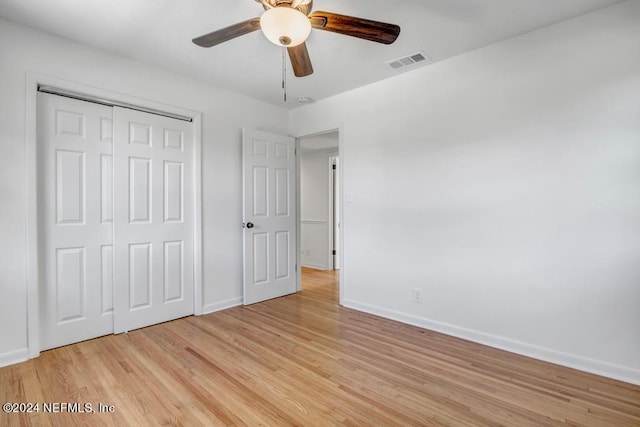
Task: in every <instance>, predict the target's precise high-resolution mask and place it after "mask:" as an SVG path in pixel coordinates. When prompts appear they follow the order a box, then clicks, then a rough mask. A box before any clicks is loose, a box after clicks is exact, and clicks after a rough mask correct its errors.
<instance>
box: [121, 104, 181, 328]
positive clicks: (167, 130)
mask: <svg viewBox="0 0 640 427" xmlns="http://www.w3.org/2000/svg"><path fill="white" fill-rule="evenodd" d="M113 116H114V140H115V141H116V146H115V150H116V156H115V158H114V178H115V179H114V189H115V198H116V201H117V203H116V204H115V210H114V218H115V235H116V236H117V238H116V241H115V288H114V292H115V293H114V296H115V320H114V327H115V332H116V333H118V332H125V331H129V330H132V329H136V328H141V327H144V326H148V325H152V324H156V323H160V322H164V321H167V320H172V319H176V318H179V317H184V316H188V315H190V314H193V312H194V298H193V292H194V274H193V273H194V271H193V270H194V252H193V229H194V215H193V214H194V212H193V206H194V204H193V198H194V191H193V189H194V183H193V179H192V177H193V161H194V160H193V150H194V147H193V129H192V124H191V123H189V122H185V121H182V120H178V119H173V118H168V117H164V116H159V115H154V114H149V113H144V112H140V111H134V110H129V109H125V108H119V107H114V112H113Z"/></svg>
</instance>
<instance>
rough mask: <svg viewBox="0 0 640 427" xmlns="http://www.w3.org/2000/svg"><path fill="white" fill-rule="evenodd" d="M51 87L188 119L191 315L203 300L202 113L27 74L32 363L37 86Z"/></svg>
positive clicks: (37, 270)
mask: <svg viewBox="0 0 640 427" xmlns="http://www.w3.org/2000/svg"><path fill="white" fill-rule="evenodd" d="M40 85H43V86H51V87H55V88H58V89H61V90H65V91H69V92H76V93H79V94H82V95H84V96H86V98H87V99H96V100H111V101H115V102H119V103H124V104H129V105H136V106H140V107H142V108H144V109H147V110H154V111H158V112H167V113H171V114H175V115H179V116H185V117H190V118H191V120H192V124H193V143H194V150H193V157H194V167H193V176H192V177H191V179H192V180H193V185H194V218H193V219H194V227H193V239H194V240H193V242H194V243H193V257H194V272H193V273H194V274H193V278H194V284H193V285H194V314H195V315H201V314H202V313H203V298H202V295H203V294H202V292H203V288H202V160H201V159H202V156H201V153H202V113H201V112H198V111H195V110H189V109H186V108H182V107H178V106H175V105H169V104H163V103H161V102H157V101H151V100H147V99H142V98H137V97H135V96H131V95H126V94H122V93H119V92H116V91H112V90H108V89H101V88H97V87H93V86H88V85H85V84H82V83H76V82H71V81H67V80H62V79H59V78H56V77H53V76H48V75H43V74H37V73H27V74H26V111H25V123H26V129H25V133H26V141H25V143H26V144H25V145H26V153H25V154H26V190H27V201H26V216H27V227H26V240H27V248H26V256H27V263H26V264H27V265H26V273H27V284H26V285H27V352H28V354H27V357H28V358H30V359H33V358H35V357H38V356H39V355H40V326H39V325H40V324H39V322H40V301H39V299H40V294H39V289H40V281H41V280H42V274H41V259H40V250H41V248H40V247H39V245H38V240H39V230H40V228H41V225H40V224H39V221H40V216H39V215H38V191H39V189H38V169H37V159H38V143H37V126H38V121H37V120H38V115H37V97H38V86H40Z"/></svg>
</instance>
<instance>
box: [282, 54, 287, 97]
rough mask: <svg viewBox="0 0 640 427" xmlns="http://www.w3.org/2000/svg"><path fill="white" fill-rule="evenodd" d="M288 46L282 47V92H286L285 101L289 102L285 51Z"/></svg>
mask: <svg viewBox="0 0 640 427" xmlns="http://www.w3.org/2000/svg"><path fill="white" fill-rule="evenodd" d="M286 51H287V48H286V47H284V46H283V47H282V92H283V94H284V102H287V58H286V55H285V52H286Z"/></svg>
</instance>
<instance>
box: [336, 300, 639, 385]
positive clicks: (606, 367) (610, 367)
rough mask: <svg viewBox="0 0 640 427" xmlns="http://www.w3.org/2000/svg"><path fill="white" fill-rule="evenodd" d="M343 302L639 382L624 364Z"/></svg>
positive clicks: (581, 369)
mask: <svg viewBox="0 0 640 427" xmlns="http://www.w3.org/2000/svg"><path fill="white" fill-rule="evenodd" d="M343 305H344V306H345V307H347V308H352V309H354V310H358V311H363V312H365V313H369V314H373V315H376V316H380V317H385V318H387V319H392V320H397V321H399V322H402V323H407V324H410V325H413V326H418V327H421V328H425V329H429V330H432V331H435V332H440V333H443V334H446V335H451V336H454V337H457V338H462V339H466V340H469V341H473V342H477V343H479V344H484V345H487V346H489V347H494V348H498V349H500V350H506V351H509V352H512V353H517V354H520V355H523V356H527V357H532V358H534V359H539V360H543V361H545V362H550V363H555V364H557V365H562V366H566V367H568V368H573V369H578V370H580V371H585V372H589V373H592V374H596V375H602V376H604V377H608V378H612V379H616V380H620V381H624V382H628V383H631V384H636V385H640V370H637V369H633V368H629V367H626V366H620V365H615V364H612V363H608V362H602V361H599V360H594V359H589V358H586V357H582V356H577V355H574V354H568V353H563V352H560V351H557V350H553V349H550V348H545V347H540V346H537V345H533V344H528V343H525V342H521V341H516V340H512V339H509V338H504V337H500V336H497V335H492V334H487V333H485V332H481V331H476V330H473V329H467V328H462V327H459V326H455V325H451V324H447V323H442V322H438V321H435V320H431V319H427V318H424V317H419V316H414V315H411V314H406V313H402V312H398V311H393V310H388V309H386V308H382V307H377V306H373V305H369V304H364V303H360V302H358V301H354V300H345V301H343Z"/></svg>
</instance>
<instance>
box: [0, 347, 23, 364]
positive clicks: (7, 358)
mask: <svg viewBox="0 0 640 427" xmlns="http://www.w3.org/2000/svg"><path fill="white" fill-rule="evenodd" d="M26 360H29V349H26V348H21V349H20V350H14V351H8V352H6V353H0V368H2V367H3V366H9V365H15V364H16V363H20V362H24V361H26Z"/></svg>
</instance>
